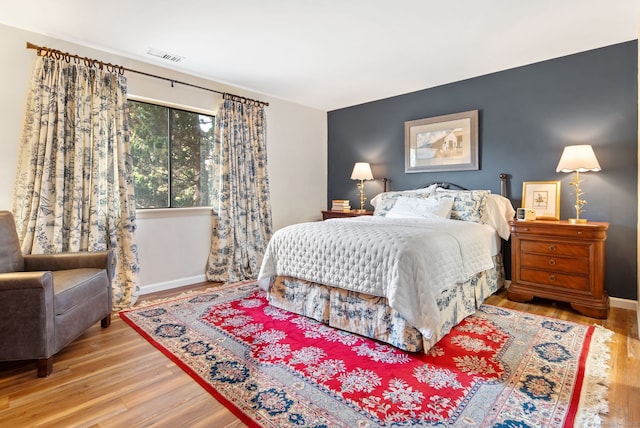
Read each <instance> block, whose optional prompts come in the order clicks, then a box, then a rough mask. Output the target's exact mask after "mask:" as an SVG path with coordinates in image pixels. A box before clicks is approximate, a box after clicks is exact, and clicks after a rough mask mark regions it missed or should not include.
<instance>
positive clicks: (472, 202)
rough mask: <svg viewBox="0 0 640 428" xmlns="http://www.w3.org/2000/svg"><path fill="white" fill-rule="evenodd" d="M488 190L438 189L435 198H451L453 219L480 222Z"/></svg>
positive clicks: (489, 192)
mask: <svg viewBox="0 0 640 428" xmlns="http://www.w3.org/2000/svg"><path fill="white" fill-rule="evenodd" d="M489 194H491V191H490V190H444V189H438V191H437V192H436V194H435V196H434V197H435V198H436V199H442V198H451V196H453V206H452V207H451V218H452V219H453V220H462V221H470V222H473V223H482V222H483V217H484V210H485V200H486V198H487V195H489Z"/></svg>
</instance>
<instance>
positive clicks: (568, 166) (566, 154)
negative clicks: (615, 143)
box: [556, 144, 601, 172]
mask: <svg viewBox="0 0 640 428" xmlns="http://www.w3.org/2000/svg"><path fill="white" fill-rule="evenodd" d="M600 170H601V169H600V164H599V163H598V159H597V158H596V154H595V153H594V152H593V148H592V147H591V146H590V145H588V144H582V145H577V146H567V147H565V148H564V150H563V151H562V156H561V157H560V162H558V167H557V168H556V172H574V171H578V172H587V171H596V172H597V171H600Z"/></svg>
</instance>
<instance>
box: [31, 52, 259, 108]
mask: <svg viewBox="0 0 640 428" xmlns="http://www.w3.org/2000/svg"><path fill="white" fill-rule="evenodd" d="M27 49H35V50H37V51H38V55H39V56H47V57H50V58H55V59H64V60H66V61H67V62H70V61H71V59H73V60H74V61H76V63H80V61H83V62H84V64H85V65H86V66H87V67H96V68H99V69H100V70H102V69H103V68H106V69H107V70H108V71H112V72H115V71H117V72H118V73H120V74H124V72H125V71H129V72H131V73H137V74H142V75H143V76H147V77H153V78H155V79H160V80H165V81H167V82H171V87H173V85H174V84H176V83H178V84H180V85H184V86H190V87H192V88H196V89H201V90H203V91H209V92H215V93H217V94H221V95H222V96H223V97H224V99H233V100H234V101H240V102H246V103H254V104H256V105H262V106H267V107H268V106H269V103H268V102H266V101H260V100H254V99H251V98H247V97H242V96H240V95H234V94H229V93H227V92H221V91H217V90H215V89H210V88H205V87H203V86H198V85H194V84H192V83H187V82H181V81H180V80H175V79H169V78H168V77H163V76H157V75H155V74H151V73H147V72H144V71H139V70H134V69H131V68H126V67H123V66H121V65H116V64H111V63H108V62H103V61H100V60H97V59H93V58H88V57H85V56H79V55H75V54H71V53H69V52H63V51H60V50H57V49H52V48H47V47H44V46H38V45H35V44H33V43H31V42H27Z"/></svg>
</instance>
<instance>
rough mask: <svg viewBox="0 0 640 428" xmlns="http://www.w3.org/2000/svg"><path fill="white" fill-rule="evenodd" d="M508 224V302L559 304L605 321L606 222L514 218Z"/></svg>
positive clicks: (607, 308) (606, 296) (607, 307)
mask: <svg viewBox="0 0 640 428" xmlns="http://www.w3.org/2000/svg"><path fill="white" fill-rule="evenodd" d="M510 225H511V286H510V287H509V289H508V290H507V296H508V298H509V299H510V300H514V301H516V302H527V301H529V300H531V299H533V297H543V298H547V299H554V300H560V301H564V302H568V303H570V304H571V307H572V308H573V309H575V310H576V311H578V312H580V313H582V314H584V315H587V316H590V317H594V318H607V316H608V314H609V296H608V295H607V292H606V290H605V288H604V248H605V245H604V244H605V240H606V239H607V229H608V228H609V223H604V222H589V223H585V224H570V223H569V222H567V221H516V220H512V221H511V222H510Z"/></svg>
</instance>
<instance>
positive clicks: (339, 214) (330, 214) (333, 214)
mask: <svg viewBox="0 0 640 428" xmlns="http://www.w3.org/2000/svg"><path fill="white" fill-rule="evenodd" d="M361 215H373V211H360V210H351V211H332V210H327V211H322V220H327V219H329V218H344V217H358V216H361Z"/></svg>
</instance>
